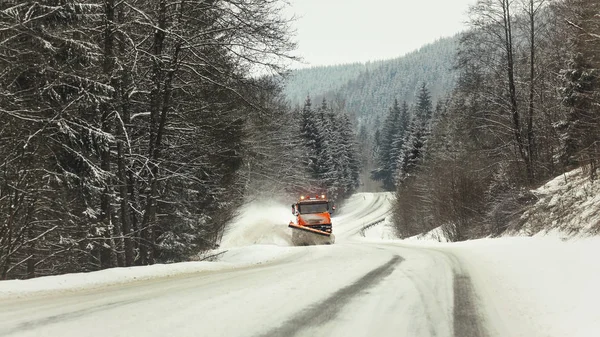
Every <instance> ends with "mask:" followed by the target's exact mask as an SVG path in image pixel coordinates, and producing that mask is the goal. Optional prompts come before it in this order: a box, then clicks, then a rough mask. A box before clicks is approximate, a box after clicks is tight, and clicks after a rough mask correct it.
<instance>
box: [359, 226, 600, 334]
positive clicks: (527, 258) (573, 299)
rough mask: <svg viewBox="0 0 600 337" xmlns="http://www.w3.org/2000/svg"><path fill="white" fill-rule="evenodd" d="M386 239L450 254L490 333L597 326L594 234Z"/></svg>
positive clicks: (597, 245)
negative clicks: (452, 239) (467, 282)
mask: <svg viewBox="0 0 600 337" xmlns="http://www.w3.org/2000/svg"><path fill="white" fill-rule="evenodd" d="M365 241H372V242H373V243H374V242H377V241H378V242H381V241H380V240H365ZM388 242H390V243H394V244H398V245H400V246H403V247H407V248H417V249H423V248H426V249H430V250H434V251H439V252H442V253H445V254H450V256H454V257H455V258H456V260H457V264H456V266H455V267H456V268H457V270H458V271H460V272H463V273H465V274H466V275H468V276H469V278H470V280H471V282H472V285H473V289H474V291H475V293H476V296H477V303H478V306H479V308H480V310H482V311H483V316H484V318H485V320H486V322H485V323H486V324H485V325H486V326H487V328H488V330H489V333H490V336H491V337H496V336H497V337H503V336H511V337H520V336H523V337H530V336H540V337H542V336H543V337H563V336H570V337H592V336H597V335H598V331H600V310H598V308H597V306H598V304H599V303H600V291H598V285H599V284H600V264H599V263H598V256H600V238H597V237H596V238H579V239H571V240H568V241H565V240H564V239H561V238H559V237H551V236H546V237H506V238H500V239H482V240H473V241H467V242H459V243H439V242H435V241H417V240H413V241H406V240H395V241H388Z"/></svg>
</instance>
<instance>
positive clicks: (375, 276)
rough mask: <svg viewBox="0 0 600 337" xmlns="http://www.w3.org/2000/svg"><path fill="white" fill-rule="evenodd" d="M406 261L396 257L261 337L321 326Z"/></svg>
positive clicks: (289, 334)
mask: <svg viewBox="0 0 600 337" xmlns="http://www.w3.org/2000/svg"><path fill="white" fill-rule="evenodd" d="M402 261H404V259H403V258H402V257H401V256H399V255H395V256H394V257H393V258H392V259H391V260H390V261H388V262H387V263H385V264H384V265H382V266H380V267H378V268H376V269H373V270H372V271H370V272H369V273H367V274H366V275H365V276H363V277H361V278H360V279H359V280H357V281H356V282H354V283H352V284H351V285H349V286H347V287H345V288H342V289H340V290H338V291H337V292H335V293H334V294H333V295H331V296H330V297H328V298H326V299H325V300H323V301H321V302H319V303H317V304H314V305H312V306H311V307H309V308H307V309H305V310H303V311H301V312H300V313H298V314H297V315H296V316H295V317H293V318H291V319H290V320H288V321H287V322H285V323H284V324H283V325H281V326H279V327H277V328H275V329H272V330H271V331H268V332H267V333H265V334H262V335H260V337H278V336H295V335H297V334H298V333H300V332H302V331H303V330H305V329H309V328H314V327H318V326H321V325H323V324H325V323H327V322H329V321H331V320H332V319H334V318H335V317H336V316H337V315H338V313H339V312H340V311H341V310H342V308H344V306H346V305H347V304H348V303H349V302H350V301H351V300H352V299H353V298H354V297H356V296H357V295H359V294H360V293H361V292H362V291H364V290H365V289H368V288H370V287H373V286H375V285H376V284H377V283H378V282H379V281H381V280H382V279H383V278H384V277H386V276H388V275H390V274H391V273H392V272H393V271H394V268H395V267H396V265H398V264H399V263H401V262H402Z"/></svg>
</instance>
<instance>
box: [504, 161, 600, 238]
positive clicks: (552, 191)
mask: <svg viewBox="0 0 600 337" xmlns="http://www.w3.org/2000/svg"><path fill="white" fill-rule="evenodd" d="M532 192H533V194H534V195H535V196H536V197H537V198H538V200H537V201H536V203H535V204H534V205H532V206H530V207H528V209H527V211H526V212H525V213H524V214H523V215H522V216H521V219H520V221H519V223H518V224H515V225H513V226H512V228H510V230H509V231H508V232H507V235H545V234H548V233H554V235H556V234H560V235H561V236H563V237H573V236H581V235H596V234H598V233H600V181H598V180H596V181H591V180H590V179H589V174H586V173H584V172H582V170H581V169H576V170H573V171H571V172H567V173H565V174H563V175H560V176H558V177H556V178H554V179H552V180H550V181H549V182H548V183H546V184H545V185H543V186H541V187H540V188H538V189H536V190H533V191H532Z"/></svg>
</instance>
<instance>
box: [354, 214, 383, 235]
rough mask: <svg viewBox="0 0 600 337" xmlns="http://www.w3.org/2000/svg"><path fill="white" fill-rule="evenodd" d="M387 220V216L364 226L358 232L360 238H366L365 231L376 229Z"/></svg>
mask: <svg viewBox="0 0 600 337" xmlns="http://www.w3.org/2000/svg"><path fill="white" fill-rule="evenodd" d="M386 218H387V216H385V217H383V218H381V219H377V220H375V221H373V222H370V223H369V224H367V225H365V226H362V227H361V229H359V230H358V232H359V233H360V236H362V237H364V236H365V231H366V230H367V229H369V228H371V227H374V226H376V225H378V224H380V223H382V222H384V221H385V219H386Z"/></svg>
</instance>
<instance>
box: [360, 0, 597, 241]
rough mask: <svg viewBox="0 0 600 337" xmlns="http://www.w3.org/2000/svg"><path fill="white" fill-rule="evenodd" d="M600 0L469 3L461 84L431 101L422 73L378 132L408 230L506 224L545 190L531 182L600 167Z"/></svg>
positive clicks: (383, 178) (380, 157) (381, 168)
mask: <svg viewBox="0 0 600 337" xmlns="http://www.w3.org/2000/svg"><path fill="white" fill-rule="evenodd" d="M599 12H600V1H587V0H586V1H584V0H564V1H547V0H519V1H509V0H480V1H477V3H476V4H475V5H474V6H472V7H471V8H470V11H469V17H470V26H471V28H470V29H469V30H468V31H467V32H465V33H464V34H463V35H462V36H461V39H460V43H459V47H458V52H457V56H456V61H455V69H456V71H457V72H458V81H457V84H456V87H455V88H454V89H453V90H452V92H451V93H449V94H448V95H447V97H442V98H441V99H439V100H438V101H437V102H436V103H435V104H433V103H432V100H431V97H430V94H429V90H428V87H429V86H431V85H433V83H423V84H422V86H421V90H420V92H419V93H418V94H417V95H416V100H415V104H412V105H411V106H409V105H407V104H398V102H396V103H393V105H392V104H390V105H391V106H392V107H391V108H390V109H389V112H388V114H387V117H386V118H385V121H384V123H383V127H382V128H380V129H379V130H377V132H376V134H375V135H374V137H373V141H372V143H373V144H372V148H373V151H372V153H373V157H374V161H375V162H376V168H375V169H374V170H373V171H372V172H371V174H372V177H373V178H374V179H377V180H379V181H380V182H382V183H383V185H384V187H385V188H386V189H387V190H390V191H395V192H396V202H395V206H394V224H395V226H396V230H397V232H398V235H399V236H400V237H409V236H413V235H416V234H419V233H423V232H427V231H429V230H432V229H434V228H437V227H440V226H441V228H442V229H443V231H444V233H445V234H446V236H447V237H449V238H450V239H451V240H455V241H460V240H466V239H470V238H479V237H485V236H489V235H492V236H493V235H501V234H502V233H503V232H504V231H505V230H506V229H507V225H508V224H509V223H510V222H511V221H512V220H514V219H516V218H518V217H519V216H520V215H521V214H522V212H523V210H524V206H525V205H527V204H529V203H531V202H534V201H535V196H534V195H533V194H532V193H531V191H530V190H531V188H534V187H536V186H539V185H540V184H542V183H544V182H546V181H548V180H549V179H550V178H553V177H556V176H560V175H561V174H563V173H565V172H567V171H569V170H571V169H574V168H578V167H582V168H583V169H584V171H585V172H586V174H588V176H589V179H591V180H596V179H597V171H598V160H599V159H600V143H599V140H600V138H599V137H600V113H599V112H600V104H599V103H600V82H599V77H598V76H599V75H600V74H599V72H598V71H599V68H600V59H599V55H600V38H599V36H600V20H599V19H598V13H599ZM407 116H408V117H407ZM565 179H566V178H565Z"/></svg>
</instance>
